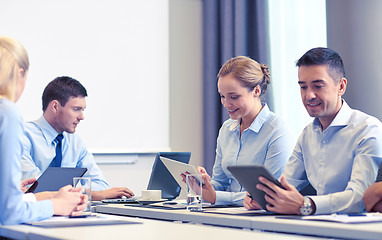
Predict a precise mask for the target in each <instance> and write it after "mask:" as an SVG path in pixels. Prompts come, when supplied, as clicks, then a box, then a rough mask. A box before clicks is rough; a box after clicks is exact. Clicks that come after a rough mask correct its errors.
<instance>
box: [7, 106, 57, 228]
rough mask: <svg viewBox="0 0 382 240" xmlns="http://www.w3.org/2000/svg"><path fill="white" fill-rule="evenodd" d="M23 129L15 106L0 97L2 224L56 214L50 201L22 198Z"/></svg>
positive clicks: (29, 220)
mask: <svg viewBox="0 0 382 240" xmlns="http://www.w3.org/2000/svg"><path fill="white" fill-rule="evenodd" d="M23 132H24V129H23V121H22V118H21V115H20V113H19V112H18V111H17V107H16V105H15V104H14V103H13V102H10V101H8V100H6V99H0V225H8V224H19V223H25V222H31V221H38V220H42V219H46V218H49V217H51V216H52V215H53V204H52V201H50V200H45V201H37V202H25V201H23V195H24V194H23V192H22V191H21V189H20V181H21V167H20V162H21V155H22V152H23V145H22V138H23V136H24V133H23Z"/></svg>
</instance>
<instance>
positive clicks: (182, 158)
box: [102, 152, 191, 203]
mask: <svg viewBox="0 0 382 240" xmlns="http://www.w3.org/2000/svg"><path fill="white" fill-rule="evenodd" d="M160 157H165V158H169V159H172V160H175V161H179V162H182V163H189V161H190V157H191V153H190V152H159V153H157V154H156V156H155V160H154V164H153V167H152V170H151V175H150V180H149V184H148V186H147V190H162V199H168V200H173V199H175V198H177V197H178V196H179V194H180V191H181V187H180V186H179V184H178V183H177V181H176V180H175V179H174V178H173V176H172V175H171V173H170V172H169V171H168V169H167V167H166V166H165V165H164V164H163V162H162V161H161V160H160ZM140 198H141V197H140V196H134V197H133V198H125V199H124V198H122V199H107V200H102V202H103V203H135V202H136V200H139V199H140Z"/></svg>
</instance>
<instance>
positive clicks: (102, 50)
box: [0, 0, 169, 153]
mask: <svg viewBox="0 0 382 240" xmlns="http://www.w3.org/2000/svg"><path fill="white" fill-rule="evenodd" d="M168 5H169V3H168V0H139V1H134V0H107V1H106V0H104V1H100V0H99V1H97V0H81V1H79V0H65V1H58V0H34V1H30V0H21V1H20V0H6V1H1V3H0V22H1V28H0V35H6V36H10V37H13V38H15V39H17V40H19V41H20V42H21V43H22V44H23V45H24V47H25V48H26V49H27V51H28V54H29V60H30V69H29V74H28V80H27V85H26V88H25V91H24V94H23V96H22V97H21V99H20V100H19V102H18V106H19V108H20V111H21V112H22V115H23V117H24V120H34V119H37V118H38V117H39V116H40V115H41V114H42V110H41V108H42V107H41V105H42V103H41V96H42V92H43V89H44V88H45V86H46V85H47V84H48V82H50V81H51V80H53V79H54V78H55V77H57V76H63V75H66V76H70V77H73V78H75V79H77V80H79V81H80V82H81V83H82V84H83V85H84V86H85V88H86V89H87V91H88V97H87V108H86V110H85V120H84V121H82V122H81V123H80V125H79V126H78V127H77V131H76V132H77V133H78V134H79V135H80V136H81V137H82V139H83V140H84V142H85V143H86V145H87V146H88V148H89V150H90V151H92V152H95V153H124V152H127V153H129V152H155V151H160V150H168V149H169V23H168V21H169V7H168Z"/></svg>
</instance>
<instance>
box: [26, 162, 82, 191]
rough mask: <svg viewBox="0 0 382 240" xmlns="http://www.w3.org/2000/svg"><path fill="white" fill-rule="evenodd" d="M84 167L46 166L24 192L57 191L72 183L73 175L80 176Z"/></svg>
mask: <svg viewBox="0 0 382 240" xmlns="http://www.w3.org/2000/svg"><path fill="white" fill-rule="evenodd" d="M86 170H87V169H86V168H64V167H48V168H47V169H46V170H45V172H43V173H42V174H41V176H40V177H39V178H38V179H37V181H36V182H34V183H33V184H32V186H31V187H30V188H29V189H28V190H27V191H26V193H30V192H31V193H38V192H44V191H58V190H59V189H60V188H62V187H64V186H66V185H73V178H74V177H82V176H83V175H84V174H85V172H86Z"/></svg>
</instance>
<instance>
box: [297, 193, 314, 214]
mask: <svg viewBox="0 0 382 240" xmlns="http://www.w3.org/2000/svg"><path fill="white" fill-rule="evenodd" d="M300 213H301V215H303V216H307V215H311V214H313V206H312V202H311V201H310V198H308V197H304V203H303V204H302V206H301V207H300Z"/></svg>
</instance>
